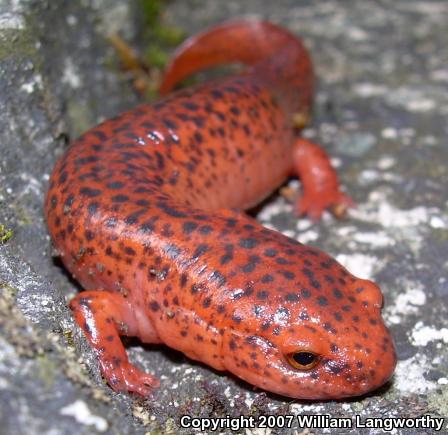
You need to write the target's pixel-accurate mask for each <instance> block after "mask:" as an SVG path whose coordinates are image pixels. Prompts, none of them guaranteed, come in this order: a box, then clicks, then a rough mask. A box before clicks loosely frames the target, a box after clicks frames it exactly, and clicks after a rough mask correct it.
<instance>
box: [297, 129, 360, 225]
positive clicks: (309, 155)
mask: <svg viewBox="0 0 448 435" xmlns="http://www.w3.org/2000/svg"><path fill="white" fill-rule="evenodd" d="M293 165H294V172H295V175H297V176H298V177H299V178H300V179H301V181H302V185H303V197H301V198H300V199H299V200H298V202H297V211H298V213H299V214H300V215H302V214H306V215H308V216H309V217H310V218H311V219H313V220H318V219H320V217H321V215H322V213H323V211H324V210H326V209H330V210H331V212H332V213H333V214H334V215H335V216H336V217H342V216H344V214H345V212H346V210H347V208H348V207H350V206H353V205H354V203H353V201H352V199H351V198H350V197H349V196H347V195H345V194H344V193H343V192H341V191H340V190H339V181H338V176H337V174H336V171H335V170H334V168H333V167H332V166H331V163H330V159H329V157H328V155H327V154H326V153H325V151H324V150H323V149H322V148H321V147H320V146H319V145H317V144H314V143H313V142H310V141H309V140H307V139H302V138H300V139H297V141H296V143H295V144H294V149H293Z"/></svg>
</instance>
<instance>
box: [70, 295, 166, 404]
mask: <svg viewBox="0 0 448 435" xmlns="http://www.w3.org/2000/svg"><path fill="white" fill-rule="evenodd" d="M70 308H71V310H72V311H73V315H74V317H75V320H76V323H77V324H78V325H79V326H80V327H81V329H82V330H83V331H84V334H85V336H86V338H87V340H88V341H89V343H90V345H91V346H92V347H93V348H94V349H95V351H96V354H97V355H98V359H99V362H100V368H101V373H102V375H103V376H104V378H105V379H106V381H107V382H108V384H109V385H110V386H111V387H112V388H113V389H114V390H115V391H129V392H133V393H137V394H139V395H140V396H145V397H146V396H148V395H149V394H150V393H151V392H152V390H153V389H154V388H157V387H158V386H159V381H158V379H156V378H155V377H154V376H152V375H149V374H147V373H144V372H142V371H141V370H139V369H138V368H137V367H135V366H134V365H133V364H131V363H130V362H129V360H128V356H127V354H126V350H125V348H124V346H123V343H122V342H121V339H120V335H128V336H138V335H139V330H138V323H137V319H136V317H135V312H134V310H133V309H132V308H131V306H130V304H129V302H128V301H127V300H126V298H124V297H123V296H122V295H120V294H118V293H110V292H106V291H84V292H82V293H80V294H79V295H77V296H76V297H75V298H73V300H72V301H71V302H70Z"/></svg>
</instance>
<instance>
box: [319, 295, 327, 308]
mask: <svg viewBox="0 0 448 435" xmlns="http://www.w3.org/2000/svg"><path fill="white" fill-rule="evenodd" d="M317 303H318V304H319V305H320V306H321V307H325V306H326V305H328V299H327V298H326V297H325V296H319V297H318V298H317Z"/></svg>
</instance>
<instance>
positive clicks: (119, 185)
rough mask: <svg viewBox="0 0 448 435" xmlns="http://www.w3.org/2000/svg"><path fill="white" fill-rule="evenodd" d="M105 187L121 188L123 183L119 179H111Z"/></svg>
mask: <svg viewBox="0 0 448 435" xmlns="http://www.w3.org/2000/svg"><path fill="white" fill-rule="evenodd" d="M107 187H108V188H109V189H112V190H116V189H121V188H123V187H124V184H123V183H122V182H121V181H113V182H112V183H108V184H107Z"/></svg>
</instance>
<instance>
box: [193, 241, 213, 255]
mask: <svg viewBox="0 0 448 435" xmlns="http://www.w3.org/2000/svg"><path fill="white" fill-rule="evenodd" d="M209 249H210V247H209V246H208V245H206V244H200V245H198V247H197V248H196V250H195V251H194V253H193V258H199V257H200V256H202V255H203V254H205V253H206V252H207V251H208V250H209Z"/></svg>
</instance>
